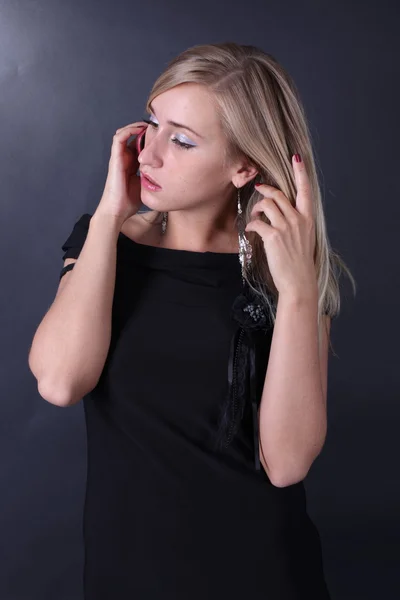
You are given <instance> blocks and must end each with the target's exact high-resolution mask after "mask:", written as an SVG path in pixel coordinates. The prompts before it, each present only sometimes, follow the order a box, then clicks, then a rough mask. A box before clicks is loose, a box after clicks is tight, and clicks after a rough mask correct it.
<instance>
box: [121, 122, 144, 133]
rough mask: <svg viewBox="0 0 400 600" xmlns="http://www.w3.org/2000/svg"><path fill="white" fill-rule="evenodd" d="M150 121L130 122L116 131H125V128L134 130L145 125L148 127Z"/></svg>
mask: <svg viewBox="0 0 400 600" xmlns="http://www.w3.org/2000/svg"><path fill="white" fill-rule="evenodd" d="M147 126H148V123H145V121H138V122H137V123H129V124H128V125H124V127H120V128H119V129H117V131H116V132H115V133H119V132H120V131H124V130H127V129H129V130H131V129H132V130H133V129H142V128H143V127H147Z"/></svg>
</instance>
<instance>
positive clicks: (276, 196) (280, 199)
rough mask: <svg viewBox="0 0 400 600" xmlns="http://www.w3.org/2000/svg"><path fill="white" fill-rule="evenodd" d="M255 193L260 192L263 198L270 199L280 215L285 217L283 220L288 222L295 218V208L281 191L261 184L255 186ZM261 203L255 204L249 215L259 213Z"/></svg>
mask: <svg viewBox="0 0 400 600" xmlns="http://www.w3.org/2000/svg"><path fill="white" fill-rule="evenodd" d="M256 189H257V191H259V192H260V194H262V195H263V196H264V197H265V198H271V199H272V200H273V201H274V202H275V204H276V205H277V206H278V207H279V209H280V211H281V213H282V214H283V215H284V216H285V218H286V219H287V220H288V221H290V219H291V218H294V217H295V210H296V209H295V208H294V207H293V205H292V203H291V202H290V201H289V200H288V199H287V198H286V196H285V195H284V193H283V192H282V191H281V190H278V189H277V188H275V187H273V186H272V185H267V184H261V185H259V186H258V185H257V188H256ZM260 202H262V199H261V200H259V201H258V202H256V204H255V205H254V206H253V208H252V211H251V214H253V211H254V214H257V213H258V212H259V210H258V206H259V204H260Z"/></svg>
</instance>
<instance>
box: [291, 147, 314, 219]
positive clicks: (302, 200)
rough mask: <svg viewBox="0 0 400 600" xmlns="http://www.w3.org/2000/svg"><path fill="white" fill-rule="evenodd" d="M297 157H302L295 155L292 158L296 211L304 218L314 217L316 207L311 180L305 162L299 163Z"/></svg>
mask: <svg viewBox="0 0 400 600" xmlns="http://www.w3.org/2000/svg"><path fill="white" fill-rule="evenodd" d="M296 156H300V155H296V154H294V155H293V156H292V165H293V170H294V177H295V182H296V189H297V196H296V210H298V211H299V212H300V213H301V214H302V215H304V216H309V217H312V216H313V214H314V207H313V202H312V197H311V186H310V180H309V178H308V174H307V171H306V168H305V165H304V162H303V161H302V160H300V162H297V160H296V158H295V157H296Z"/></svg>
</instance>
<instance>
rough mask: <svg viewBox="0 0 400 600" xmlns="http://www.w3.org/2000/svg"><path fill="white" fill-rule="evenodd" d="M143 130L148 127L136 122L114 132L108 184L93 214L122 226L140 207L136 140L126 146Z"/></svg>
mask: <svg viewBox="0 0 400 600" xmlns="http://www.w3.org/2000/svg"><path fill="white" fill-rule="evenodd" d="M146 127H148V123H145V122H143V121H137V122H136V123H131V124H130V125H126V126H125V127H122V128H121V129H117V131H116V132H115V134H114V137H113V142H112V147H111V157H110V161H109V163H108V175H107V180H106V184H105V187H104V191H103V195H102V197H101V200H100V202H99V205H98V207H97V209H96V213H97V214H100V213H101V214H103V215H104V214H105V215H108V216H113V217H116V218H117V219H118V220H120V221H121V225H122V223H124V221H126V220H127V219H129V217H131V216H132V215H134V214H136V213H137V211H138V210H139V208H140V204H141V194H140V192H141V182H140V177H138V176H137V175H136V173H137V171H138V169H139V161H138V152H137V149H136V139H137V137H136V138H135V139H134V140H133V141H131V142H130V143H129V146H128V145H127V143H126V142H127V140H128V139H129V137H130V136H131V135H136V136H138V135H139V134H140V133H141V132H142V131H143V129H145V128H146Z"/></svg>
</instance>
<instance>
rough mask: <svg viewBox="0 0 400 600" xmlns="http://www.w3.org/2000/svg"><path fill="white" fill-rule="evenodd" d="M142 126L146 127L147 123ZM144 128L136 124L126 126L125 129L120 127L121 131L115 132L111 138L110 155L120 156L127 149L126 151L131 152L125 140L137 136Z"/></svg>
mask: <svg viewBox="0 0 400 600" xmlns="http://www.w3.org/2000/svg"><path fill="white" fill-rule="evenodd" d="M144 126H145V127H147V123H145V125H144ZM144 126H142V125H137V124H134V125H127V126H126V127H122V128H121V129H119V130H117V131H116V132H115V134H114V136H113V143H112V147H111V154H114V155H115V154H118V155H120V154H122V153H123V152H125V150H126V149H127V148H128V150H131V148H130V147H129V144H128V145H127V143H126V142H127V140H128V139H129V138H130V137H131V135H135V134H136V135H137V134H139V133H140V131H141V130H143V128H144Z"/></svg>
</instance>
